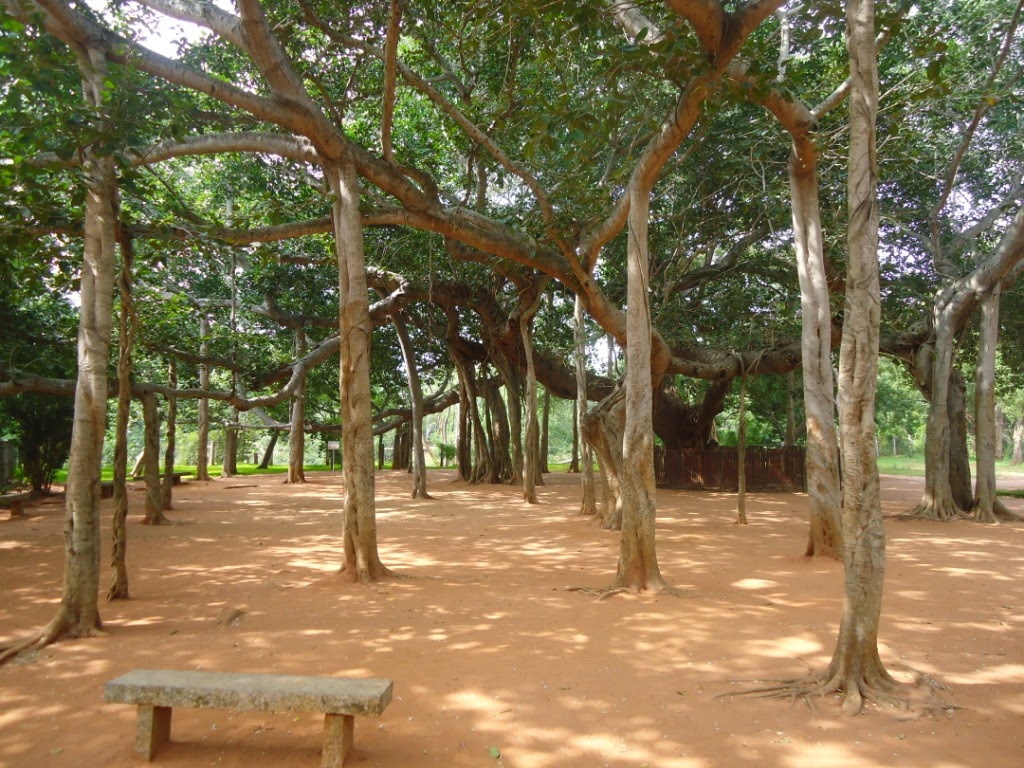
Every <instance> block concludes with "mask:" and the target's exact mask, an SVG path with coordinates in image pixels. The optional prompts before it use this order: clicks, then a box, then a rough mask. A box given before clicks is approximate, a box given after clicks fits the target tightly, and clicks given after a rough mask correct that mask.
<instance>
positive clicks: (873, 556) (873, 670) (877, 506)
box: [825, 0, 895, 714]
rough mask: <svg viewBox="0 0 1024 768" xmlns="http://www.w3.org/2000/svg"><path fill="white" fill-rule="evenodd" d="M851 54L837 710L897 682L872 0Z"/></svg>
mask: <svg viewBox="0 0 1024 768" xmlns="http://www.w3.org/2000/svg"><path fill="white" fill-rule="evenodd" d="M846 19H847V30H848V49H849V54H850V79H851V89H850V159H849V178H848V197H849V224H848V231H847V243H848V250H849V266H848V274H847V281H846V286H847V287H846V303H845V312H844V318H843V336H842V343H841V346H840V354H839V417H840V426H841V429H842V436H843V440H842V451H843V462H842V466H843V511H842V521H843V566H844V573H845V587H844V595H843V610H842V620H841V622H840V625H839V637H838V640H837V642H836V648H835V652H834V653H833V656H832V661H831V664H830V665H829V669H828V671H827V672H826V675H825V677H826V686H825V687H826V688H831V689H832V690H835V691H838V692H841V693H843V694H844V701H843V710H844V711H845V712H847V713H851V714H855V713H857V712H860V711H861V709H862V707H863V703H864V700H865V699H866V698H869V699H870V698H878V697H882V696H885V695H886V694H887V693H888V692H889V691H891V690H892V689H893V687H894V685H895V683H894V681H893V679H892V677H890V675H889V673H888V672H887V671H886V669H885V667H884V666H883V665H882V661H881V658H880V657H879V654H878V628H879V620H880V617H881V612H882V588H883V583H884V580H885V529H884V527H883V525H882V508H881V498H880V495H879V481H878V464H877V451H876V444H875V391H876V389H877V380H878V345H879V328H880V322H881V317H880V314H881V312H880V308H881V302H880V291H879V278H878V199H877V183H878V182H877V165H876V159H875V116H876V114H877V109H878V73H877V60H876V56H877V54H876V52H875V44H874V35H875V24H874V2H873V0H848V1H847V4H846Z"/></svg>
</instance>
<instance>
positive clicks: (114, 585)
mask: <svg viewBox="0 0 1024 768" xmlns="http://www.w3.org/2000/svg"><path fill="white" fill-rule="evenodd" d="M133 255H134V252H133V250H132V248H131V245H130V241H126V240H125V239H122V248H121V275H120V278H119V280H118V289H119V291H120V295H121V311H120V313H119V334H118V347H119V355H118V359H117V420H116V426H115V430H114V431H115V438H114V514H113V516H112V517H111V521H110V534H111V548H110V575H111V582H110V589H108V590H107V600H127V599H128V597H129V590H128V525H127V522H128V484H127V480H128V424H129V422H130V421H131V406H132V391H131V389H132V347H133V346H134V343H135V322H134V307H133V304H132V269H133V266H134V265H133V261H134V259H133Z"/></svg>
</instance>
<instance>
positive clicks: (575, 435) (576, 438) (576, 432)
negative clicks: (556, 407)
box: [566, 404, 580, 474]
mask: <svg viewBox="0 0 1024 768" xmlns="http://www.w3.org/2000/svg"><path fill="white" fill-rule="evenodd" d="M579 471H580V415H579V413H578V412H577V410H576V406H575V404H574V405H573V408H572V455H571V456H570V457H569V468H568V469H567V470H566V472H568V473H569V474H573V473H574V472H579Z"/></svg>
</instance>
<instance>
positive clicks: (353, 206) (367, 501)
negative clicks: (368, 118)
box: [324, 158, 390, 582]
mask: <svg viewBox="0 0 1024 768" xmlns="http://www.w3.org/2000/svg"><path fill="white" fill-rule="evenodd" d="M324 174H325V176H326V177H327V182H328V184H329V185H330V189H331V192H332V193H333V195H334V204H333V208H332V218H333V221H334V243H335V249H336V252H337V256H338V288H339V301H340V313H339V314H340V319H339V326H340V336H341V350H340V352H341V354H340V357H341V363H340V367H339V389H340V391H341V424H342V455H343V456H344V457H345V461H344V483H345V501H344V511H343V515H342V539H343V541H344V551H345V559H344V566H343V568H342V570H343V571H344V573H346V574H347V575H348V577H349V578H351V579H353V580H355V581H358V582H375V581H378V580H380V579H381V578H384V577H385V576H388V575H390V571H388V569H387V568H385V567H384V565H383V563H381V561H380V555H379V553H378V551H377V516H376V506H375V501H374V476H373V414H372V410H371V408H372V401H371V391H370V338H371V335H372V333H373V323H372V321H371V320H370V302H369V290H368V287H367V284H366V262H365V256H364V252H363V224H362V219H361V218H360V214H359V182H358V180H357V179H356V173H355V167H354V165H353V163H352V161H351V158H344V159H343V160H342V161H340V162H327V163H326V164H325V166H324Z"/></svg>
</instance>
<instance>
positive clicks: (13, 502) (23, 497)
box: [0, 491, 32, 517]
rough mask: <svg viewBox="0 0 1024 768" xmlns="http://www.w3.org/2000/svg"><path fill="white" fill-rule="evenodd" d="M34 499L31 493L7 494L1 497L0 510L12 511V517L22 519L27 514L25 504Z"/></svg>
mask: <svg viewBox="0 0 1024 768" xmlns="http://www.w3.org/2000/svg"><path fill="white" fill-rule="evenodd" d="M31 498H32V493H31V492H30V491H25V492H24V493H5V494H3V495H0V509H9V510H11V517H21V516H22V515H24V514H25V502H26V501H29V500H30V499H31Z"/></svg>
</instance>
